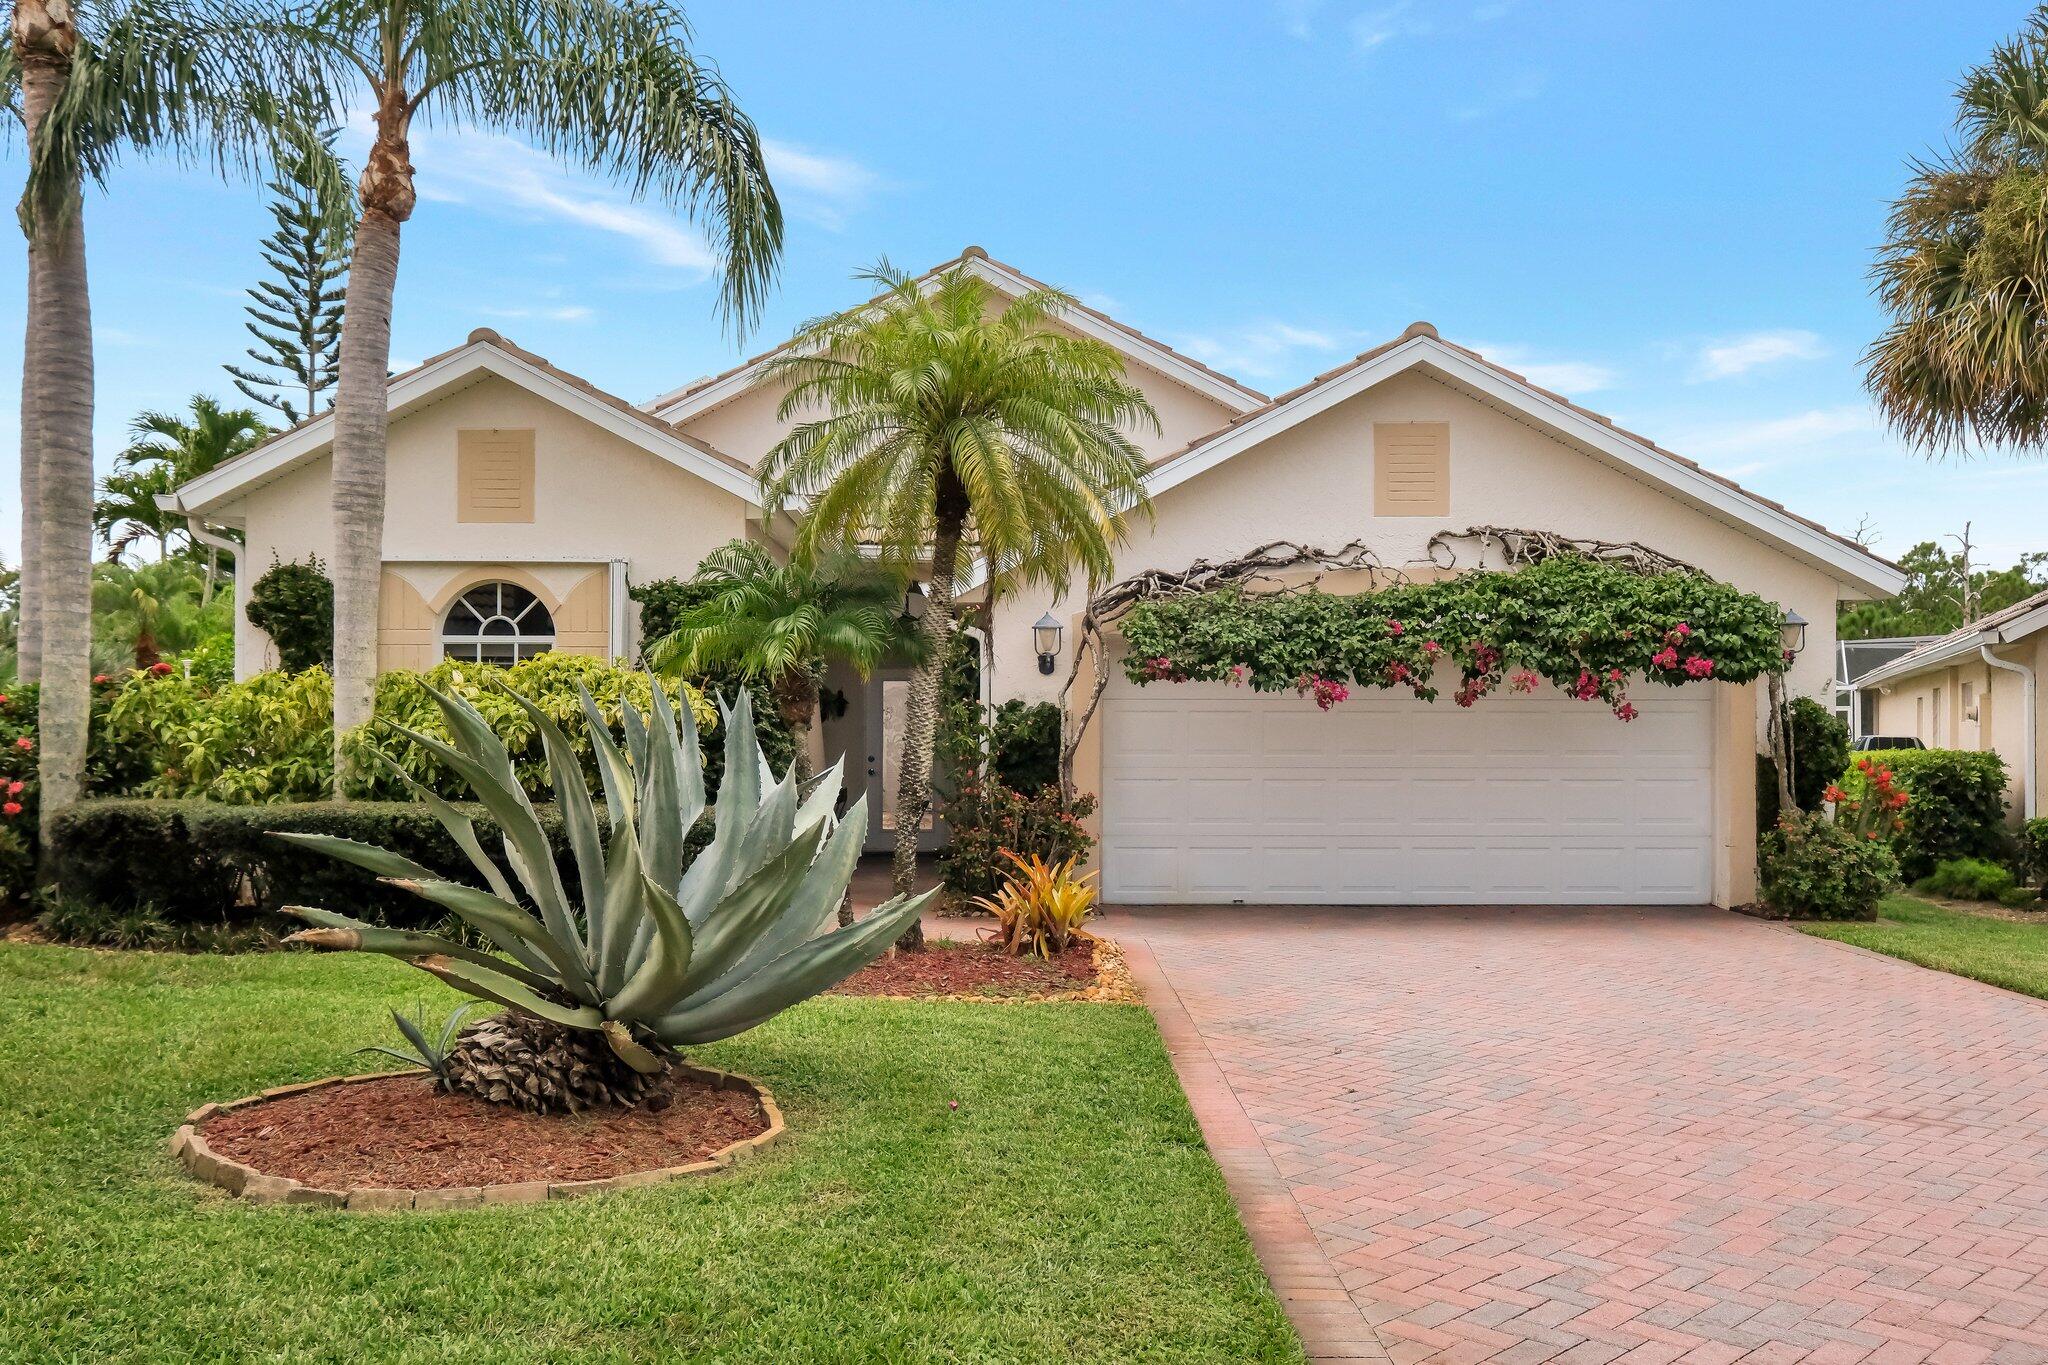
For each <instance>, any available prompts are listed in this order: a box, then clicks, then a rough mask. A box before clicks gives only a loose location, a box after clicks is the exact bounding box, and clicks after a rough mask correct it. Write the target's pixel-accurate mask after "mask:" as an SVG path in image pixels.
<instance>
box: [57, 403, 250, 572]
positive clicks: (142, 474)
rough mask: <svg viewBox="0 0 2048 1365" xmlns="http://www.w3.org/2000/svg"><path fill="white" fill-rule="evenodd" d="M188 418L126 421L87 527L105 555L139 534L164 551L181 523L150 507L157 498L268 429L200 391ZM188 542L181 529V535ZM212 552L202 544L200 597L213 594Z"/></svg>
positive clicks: (216, 557) (215, 554) (148, 416)
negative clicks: (125, 439) (102, 540)
mask: <svg viewBox="0 0 2048 1365" xmlns="http://www.w3.org/2000/svg"><path fill="white" fill-rule="evenodd" d="M190 411H191V417H190V418H189V419H187V418H185V417H181V416H179V415H178V414H176V413H170V412H155V411H146V412H142V413H138V414H137V415H136V418H135V420H134V421H132V422H130V423H129V424H128V434H129V435H130V436H132V437H134V438H135V439H134V441H133V442H132V443H131V444H130V445H129V446H128V448H127V449H126V450H124V451H122V452H121V453H120V454H119V455H117V456H115V457H114V459H115V463H116V464H118V465H120V466H121V468H120V469H119V470H117V471H116V472H115V473H112V474H109V475H108V476H107V477H106V478H105V479H104V480H102V481H101V485H100V488H101V497H100V501H99V502H98V503H96V504H95V505H94V506H93V523H94V526H95V528H96V529H98V530H99V532H100V533H101V534H102V535H104V536H106V537H107V540H108V543H109V547H110V549H111V550H112V552H113V553H112V556H111V557H112V558H114V559H119V558H120V557H121V553H122V551H124V550H125V549H126V548H127V547H128V546H129V545H131V544H133V543H134V542H135V541H136V540H139V539H141V538H142V537H143V536H153V537H155V539H156V541H157V545H158V547H159V553H158V555H157V557H158V558H159V559H161V558H164V557H165V556H166V555H168V554H169V553H170V544H171V537H173V536H175V535H178V534H180V533H181V531H182V530H183V528H182V525H181V520H180V519H179V518H176V517H173V516H172V515H171V514H169V513H167V512H165V511H164V510H163V509H162V508H160V507H158V506H157V505H156V495H157V494H158V493H168V492H169V491H170V490H171V489H173V488H176V487H178V486H179V485H180V484H182V483H185V482H187V481H188V480H191V479H196V478H198V477H199V476H200V475H201V474H204V473H207V472H208V471H209V470H211V469H213V468H214V466H216V465H218V464H220V463H221V462H222V461H223V460H229V459H233V458H234V457H235V456H237V455H239V454H241V453H242V452H243V451H245V450H249V449H252V448H253V447H255V446H257V445H259V444H261V443H262V441H263V440H264V438H265V437H267V436H269V435H270V428H269V427H268V426H266V425H265V424H264V422H263V419H262V418H260V417H258V416H257V415H256V410H255V409H254V408H224V407H222V406H221V405H220V403H219V402H218V401H217V400H215V399H212V398H209V397H207V396H206V395H205V394H203V393H199V394H194V395H192V402H191V404H190ZM186 535H187V538H188V539H189V532H187V533H186ZM219 568H220V551H219V550H218V549H217V548H215V547H214V546H211V545H209V546H207V547H206V587H205V597H206V598H207V599H211V598H212V596H213V585H214V582H215V580H216V578H217V577H218V574H219Z"/></svg>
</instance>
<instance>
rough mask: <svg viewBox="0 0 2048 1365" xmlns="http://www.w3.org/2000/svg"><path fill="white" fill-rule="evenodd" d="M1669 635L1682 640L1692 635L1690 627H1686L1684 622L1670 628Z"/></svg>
mask: <svg viewBox="0 0 2048 1365" xmlns="http://www.w3.org/2000/svg"><path fill="white" fill-rule="evenodd" d="M1671 633H1672V634H1674V635H1677V636H1678V637H1680V638H1681V639H1683V638H1684V637H1685V636H1687V635H1690V634H1692V627H1691V626H1689V625H1687V624H1686V623H1685V622H1683V621H1680V622H1679V623H1678V624H1677V625H1675V626H1673V627H1672V628H1671Z"/></svg>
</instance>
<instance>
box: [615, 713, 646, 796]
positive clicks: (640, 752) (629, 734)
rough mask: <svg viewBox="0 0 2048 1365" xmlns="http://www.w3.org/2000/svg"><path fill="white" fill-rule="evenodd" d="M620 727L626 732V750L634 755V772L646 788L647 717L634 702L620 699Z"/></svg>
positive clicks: (641, 784)
mask: <svg viewBox="0 0 2048 1365" xmlns="http://www.w3.org/2000/svg"><path fill="white" fill-rule="evenodd" d="M619 728H620V729H622V730H624V731H625V732H626V752H627V753H629V754H631V755H632V756H633V772H634V773H635V774H636V775H637V776H638V778H639V780H640V786H641V788H642V789H643V790H644V789H645V788H646V786H647V718H646V717H645V716H643V715H641V714H640V708H639V707H637V706H635V705H633V703H632V702H629V701H627V700H625V699H624V698H621V699H620V700H619Z"/></svg>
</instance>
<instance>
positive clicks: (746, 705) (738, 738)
mask: <svg viewBox="0 0 2048 1365" xmlns="http://www.w3.org/2000/svg"><path fill="white" fill-rule="evenodd" d="M719 705H720V709H721V710H723V711H724V714H725V776H724V777H723V778H721V779H720V780H719V787H718V822H719V824H720V825H723V824H724V823H725V821H726V812H727V808H728V807H730V808H731V812H732V819H733V820H734V821H736V822H737V824H738V827H739V828H740V829H745V828H746V827H747V825H748V823H749V822H750V821H752V819H753V818H754V809H755V807H757V806H759V805H760V804H761V790H762V785H763V784H762V782H761V741H760V737H759V736H757V735H756V734H755V733H754V702H753V699H752V698H751V697H749V696H748V695H747V689H746V688H744V687H742V688H740V689H739V693H738V695H737V696H736V697H735V698H734V699H733V704H732V706H731V707H729V708H727V707H726V706H725V705H724V703H723V702H721V703H720V704H719ZM728 798H730V799H728Z"/></svg>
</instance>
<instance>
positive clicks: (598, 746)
mask: <svg viewBox="0 0 2048 1365" xmlns="http://www.w3.org/2000/svg"><path fill="white" fill-rule="evenodd" d="M576 697H577V699H578V700H579V701H581V702H582V703H583V716H584V719H586V720H588V721H589V722H590V744H591V747H592V748H593V749H595V750H596V751H597V778H598V781H600V782H602V783H603V784H604V806H605V810H606V812H607V813H608V814H609V815H610V816H611V826H612V828H613V829H617V828H618V827H619V826H620V825H630V824H632V823H633V820H634V819H635V816H634V814H633V810H634V804H633V770H632V768H630V767H629V766H627V764H626V756H625V755H624V754H622V753H620V752H619V746H618V744H617V743H616V742H615V741H614V740H613V739H612V727H611V726H610V725H608V724H606V723H605V718H604V712H603V711H600V710H599V709H598V706H597V702H596V701H595V700H594V699H593V698H592V697H591V695H590V689H589V688H587V687H585V686H584V685H583V684H582V683H580V682H579V683H577V684H576Z"/></svg>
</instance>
